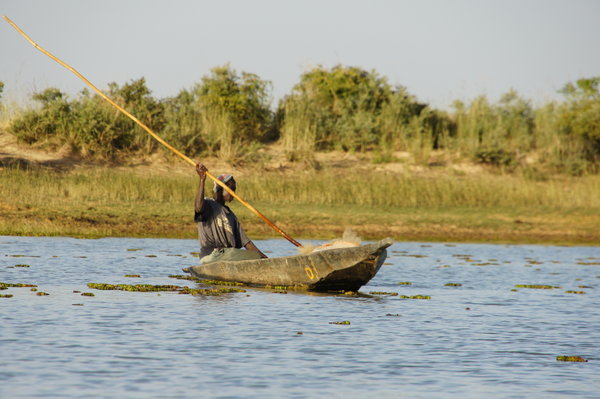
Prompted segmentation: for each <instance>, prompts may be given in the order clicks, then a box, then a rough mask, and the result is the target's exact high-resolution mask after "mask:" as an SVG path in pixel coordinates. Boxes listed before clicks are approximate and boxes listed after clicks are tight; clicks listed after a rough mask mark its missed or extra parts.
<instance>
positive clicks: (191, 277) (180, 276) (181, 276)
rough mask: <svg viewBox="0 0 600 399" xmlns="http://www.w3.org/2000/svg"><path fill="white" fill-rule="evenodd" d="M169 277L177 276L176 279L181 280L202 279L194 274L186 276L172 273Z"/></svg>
mask: <svg viewBox="0 0 600 399" xmlns="http://www.w3.org/2000/svg"><path fill="white" fill-rule="evenodd" d="M169 278H176V279H179V280H192V281H199V280H200V279H198V278H196V277H194V276H185V275H182V274H171V275H170V276H169Z"/></svg>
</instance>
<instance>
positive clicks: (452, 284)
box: [444, 283, 462, 287]
mask: <svg viewBox="0 0 600 399" xmlns="http://www.w3.org/2000/svg"><path fill="white" fill-rule="evenodd" d="M444 287H462V284H461V283H446V284H444Z"/></svg>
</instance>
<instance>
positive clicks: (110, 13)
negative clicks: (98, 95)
mask: <svg viewBox="0 0 600 399" xmlns="http://www.w3.org/2000/svg"><path fill="white" fill-rule="evenodd" d="M0 13H1V14H2V15H6V16H8V17H9V18H11V19H12V20H13V21H14V22H15V23H16V24H17V25H19V26H20V27H21V29H23V30H24V31H25V32H26V33H27V34H28V35H29V36H31V38H32V39H33V40H34V41H35V42H37V43H38V44H39V45H40V46H42V47H44V48H45V49H46V50H48V51H50V52H51V53H53V54H54V55H56V56H57V57H58V58H60V59H62V60H63V61H65V62H67V63H68V64H70V65H71V66H73V67H74V68H75V69H77V70H78V71H79V72H81V73H82V74H83V75H84V76H85V77H87V78H88V79H89V80H90V81H91V82H92V83H94V84H95V85H96V86H98V87H99V88H100V89H102V90H104V89H106V88H107V84H108V83H109V82H117V83H118V84H120V85H121V84H123V83H126V82H128V81H130V80H132V79H138V78H141V77H145V78H146V81H147V85H148V87H149V88H150V89H151V90H152V92H153V95H154V96H155V97H158V98H163V97H168V96H174V95H176V94H177V93H178V92H179V91H180V90H181V89H183V88H186V89H189V88H191V87H192V86H193V85H194V84H195V83H197V82H199V81H200V78H201V77H202V76H203V75H206V74H208V73H209V71H210V69H211V68H213V67H215V66H219V65H223V64H226V63H230V65H231V67H232V68H234V69H235V70H237V71H238V72H241V71H245V72H252V73H255V74H257V75H258V76H259V77H260V78H262V79H264V80H269V81H271V82H272V84H273V92H272V93H273V97H274V100H275V101H277V100H278V99H279V98H281V97H282V96H284V95H285V94H287V93H289V91H290V90H291V88H292V86H293V85H294V84H295V83H296V82H297V81H298V79H299V77H300V75H301V74H302V73H303V72H304V71H306V70H308V69H309V68H311V67H314V66H317V65H322V66H324V67H332V66H334V65H336V64H342V65H345V66H357V67H360V68H363V69H366V70H369V71H370V70H375V71H377V72H378V73H379V74H380V75H382V76H385V77H387V78H388V80H389V82H390V83H391V84H394V85H396V84H398V85H402V86H405V87H407V89H408V91H409V92H410V93H411V94H414V95H415V96H417V98H418V99H419V100H421V101H425V102H428V103H431V104H432V105H433V106H435V107H439V108H446V107H447V106H448V105H449V104H450V103H451V102H452V101H453V100H455V99H461V100H463V101H469V100H471V99H473V98H474V97H475V96H477V95H480V94H485V95H487V96H488V98H489V99H490V100H491V101H497V100H498V98H499V96H500V95H501V94H502V93H505V92H507V91H508V90H509V89H511V88H513V89H515V90H517V91H518V92H519V93H520V94H521V95H522V96H524V97H526V98H528V99H531V100H532V101H533V102H534V104H538V103H542V102H543V101H546V100H548V99H553V98H560V95H558V94H557V93H556V91H557V90H559V89H560V88H561V87H562V86H563V85H564V84H565V83H567V82H570V81H574V80H576V79H579V78H582V77H592V76H600V1H599V0H564V1H557V0H502V1H501V0H498V1H487V0H419V1H416V0H415V1H402V0H396V1H392V0H365V1H358V0H339V1H338V0H302V1H285V0H221V1H217V0H213V1H192V0H189V1H188V0H168V1H150V0H145V1H143V0H102V1H92V0H89V1H88V0H52V1H49V0H0ZM0 81H3V82H4V83H5V90H4V99H5V100H6V101H9V100H12V101H24V100H26V99H28V97H29V95H30V94H31V93H33V92H35V91H39V90H43V89H45V88H46V87H57V88H59V89H60V90H62V91H64V92H67V93H69V94H76V93H77V92H79V91H80V90H82V89H83V88H85V87H86V86H85V85H84V83H83V82H82V81H80V80H79V79H78V78H77V77H76V76H75V75H73V74H72V73H71V72H69V71H67V70H66V69H64V68H63V67H61V66H60V65H58V64H57V63H55V62H54V61H52V60H51V59H50V58H48V57H46V56H45V55H43V54H42V53H41V52H39V51H38V50H36V49H35V48H34V47H33V46H31V45H30V44H29V43H28V42H26V41H25V39H23V38H22V37H21V36H20V35H19V34H18V33H17V32H16V31H15V30H14V29H13V28H12V27H11V26H10V25H9V24H7V23H6V22H5V21H4V20H3V19H2V20H0Z"/></svg>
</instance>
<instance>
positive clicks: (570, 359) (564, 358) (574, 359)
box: [556, 356, 587, 363]
mask: <svg viewBox="0 0 600 399" xmlns="http://www.w3.org/2000/svg"><path fill="white" fill-rule="evenodd" d="M556 361H558V362H580V363H585V362H587V360H586V359H584V358H583V357H581V356H556Z"/></svg>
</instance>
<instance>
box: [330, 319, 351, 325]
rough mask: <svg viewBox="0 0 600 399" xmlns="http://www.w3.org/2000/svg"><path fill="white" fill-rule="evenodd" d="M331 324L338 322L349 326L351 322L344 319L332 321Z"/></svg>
mask: <svg viewBox="0 0 600 399" xmlns="http://www.w3.org/2000/svg"><path fill="white" fill-rule="evenodd" d="M329 324H338V325H344V326H347V325H349V324H350V322H349V321H348V320H344V321H330V322H329Z"/></svg>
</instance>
